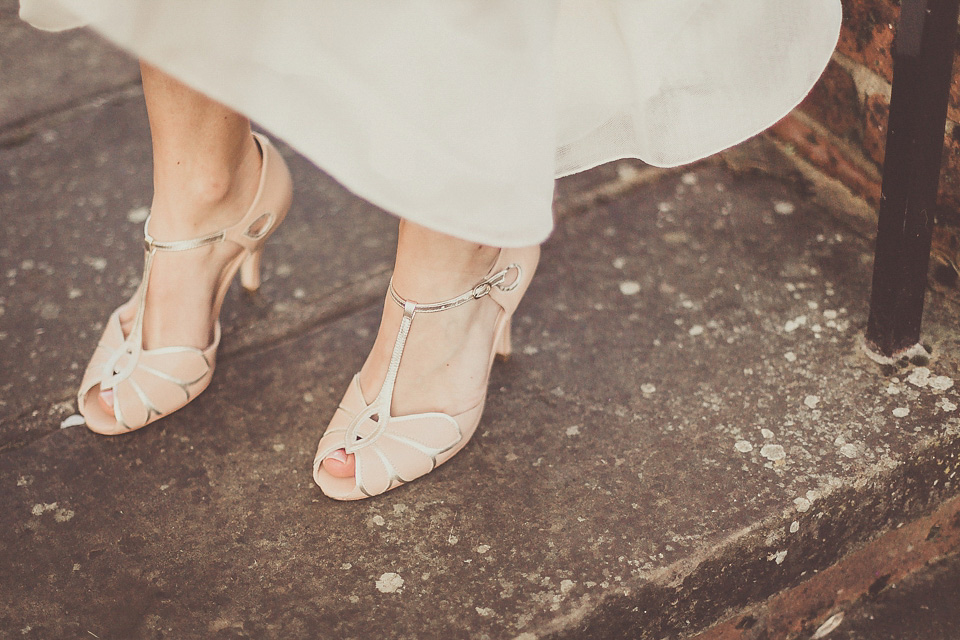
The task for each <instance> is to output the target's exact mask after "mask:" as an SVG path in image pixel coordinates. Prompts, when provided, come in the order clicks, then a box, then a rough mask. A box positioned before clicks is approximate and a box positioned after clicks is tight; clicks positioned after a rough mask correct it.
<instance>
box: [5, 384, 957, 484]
mask: <svg viewBox="0 0 960 640" xmlns="http://www.w3.org/2000/svg"><path fill="white" fill-rule="evenodd" d="M937 406H938V407H940V408H941V409H942V410H944V411H956V410H957V405H956V404H955V403H953V402H950V401H949V400H947V399H946V398H940V402H938V403H937ZM18 484H19V483H18Z"/></svg>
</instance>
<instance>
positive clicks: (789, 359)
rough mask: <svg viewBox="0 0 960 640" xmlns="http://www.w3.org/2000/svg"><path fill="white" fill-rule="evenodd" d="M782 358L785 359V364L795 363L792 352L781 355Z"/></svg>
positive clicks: (794, 356)
mask: <svg viewBox="0 0 960 640" xmlns="http://www.w3.org/2000/svg"><path fill="white" fill-rule="evenodd" d="M783 357H784V358H785V359H786V361H787V362H796V361H797V354H795V353H794V352H793V351H787V352H786V353H785V354H783Z"/></svg>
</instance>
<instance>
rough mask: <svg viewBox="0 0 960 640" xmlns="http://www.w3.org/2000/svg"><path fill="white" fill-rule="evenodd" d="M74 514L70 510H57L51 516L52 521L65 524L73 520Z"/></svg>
mask: <svg viewBox="0 0 960 640" xmlns="http://www.w3.org/2000/svg"><path fill="white" fill-rule="evenodd" d="M73 516H74V513H73V511H72V510H70V509H57V511H56V513H54V514H53V519H54V520H56V521H57V522H66V521H67V520H70V519H71V518H73Z"/></svg>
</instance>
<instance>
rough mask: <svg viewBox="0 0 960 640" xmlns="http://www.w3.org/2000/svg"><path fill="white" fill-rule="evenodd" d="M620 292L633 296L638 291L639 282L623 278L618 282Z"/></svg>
mask: <svg viewBox="0 0 960 640" xmlns="http://www.w3.org/2000/svg"><path fill="white" fill-rule="evenodd" d="M620 293H622V294H623V295H625V296H635V295H637V294H638V293H640V283H639V282H634V281H633V280H624V281H623V282H621V283H620Z"/></svg>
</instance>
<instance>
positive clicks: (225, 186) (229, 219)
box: [150, 138, 261, 240]
mask: <svg viewBox="0 0 960 640" xmlns="http://www.w3.org/2000/svg"><path fill="white" fill-rule="evenodd" d="M178 165H180V163H178ZM260 168H261V156H260V151H259V149H258V147H257V145H256V143H254V141H253V139H252V138H251V139H250V145H249V147H247V148H245V149H244V151H243V152H242V153H241V154H240V156H239V157H238V158H237V159H236V161H235V162H216V163H211V162H209V161H200V162H192V163H187V162H184V163H183V164H182V165H181V166H177V167H176V168H175V169H168V170H166V171H162V170H158V171H156V172H155V175H154V198H153V203H152V205H151V208H150V212H151V219H150V232H151V234H152V235H153V236H154V237H156V238H157V239H159V240H177V239H185V238H189V237H194V236H196V235H201V234H204V233H210V232H213V231H216V230H218V229H221V228H223V227H225V226H229V225H230V224H232V223H234V222H236V220H238V219H239V218H240V216H242V215H243V214H244V213H245V212H246V210H247V208H248V207H249V206H250V203H251V202H253V199H254V197H255V196H256V190H257V186H258V184H259V178H260Z"/></svg>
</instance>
